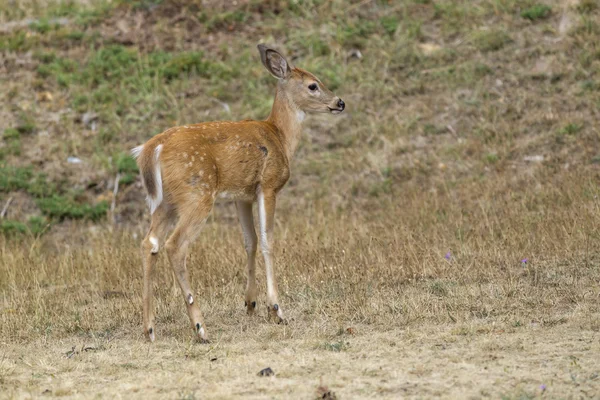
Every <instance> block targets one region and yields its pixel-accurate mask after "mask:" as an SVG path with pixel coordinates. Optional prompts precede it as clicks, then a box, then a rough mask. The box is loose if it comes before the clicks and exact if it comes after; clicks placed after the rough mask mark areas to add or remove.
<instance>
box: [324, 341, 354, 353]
mask: <svg viewBox="0 0 600 400" xmlns="http://www.w3.org/2000/svg"><path fill="white" fill-rule="evenodd" d="M348 347H349V344H348V343H347V342H344V341H343V340H340V341H337V342H326V343H323V344H322V345H320V346H319V348H321V349H323V350H327V351H333V352H336V353H339V352H341V351H344V350H347V349H348Z"/></svg>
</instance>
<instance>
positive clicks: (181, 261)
mask: <svg viewBox="0 0 600 400" xmlns="http://www.w3.org/2000/svg"><path fill="white" fill-rule="evenodd" d="M212 200H213V199H212V198H210V200H209V199H208V198H206V199H202V200H200V201H195V202H193V203H192V202H191V203H190V205H189V206H188V207H186V208H185V211H184V212H180V218H179V222H178V223H177V225H176V226H175V230H174V231H173V233H172V234H171V236H170V237H169V239H168V240H167V243H166V245H165V247H166V248H167V255H168V256H169V261H170V262H171V267H172V268H173V272H174V274H175V277H176V278H177V282H178V283H179V288H180V289H181V293H182V295H183V299H184V301H185V305H186V308H187V312H188V316H189V318H190V322H191V324H192V327H193V329H194V332H195V333H196V334H197V335H198V336H199V338H200V340H201V341H202V342H207V341H208V334H207V332H206V329H205V327H204V319H203V318H202V312H201V311H200V306H199V305H198V301H197V298H196V297H195V296H194V294H193V293H192V288H191V287H190V283H189V281H190V279H189V274H188V271H187V268H186V258H187V252H188V248H189V246H190V244H191V243H192V242H193V241H194V240H195V239H196V237H197V236H198V234H199V233H200V231H201V230H202V226H203V225H204V223H205V222H206V218H207V217H208V214H209V213H210V211H211V210H212Z"/></svg>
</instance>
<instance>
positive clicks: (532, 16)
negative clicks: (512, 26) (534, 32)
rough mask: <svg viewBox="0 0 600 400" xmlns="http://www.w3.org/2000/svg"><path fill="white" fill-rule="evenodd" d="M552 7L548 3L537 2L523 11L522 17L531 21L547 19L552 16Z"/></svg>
mask: <svg viewBox="0 0 600 400" xmlns="http://www.w3.org/2000/svg"><path fill="white" fill-rule="evenodd" d="M551 11H552V8H551V7H550V6H548V5H546V4H535V5H533V6H531V7H529V8H526V9H525V10H523V11H522V12H521V17H523V18H526V19H528V20H531V21H536V20H539V19H545V18H548V17H549V16H550V13H551Z"/></svg>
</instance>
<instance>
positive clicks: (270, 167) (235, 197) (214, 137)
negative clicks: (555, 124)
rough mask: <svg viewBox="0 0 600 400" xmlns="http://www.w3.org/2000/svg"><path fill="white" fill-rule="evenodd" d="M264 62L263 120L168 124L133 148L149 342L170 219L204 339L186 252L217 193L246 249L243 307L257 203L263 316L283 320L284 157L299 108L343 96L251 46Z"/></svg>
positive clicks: (250, 293)
mask: <svg viewBox="0 0 600 400" xmlns="http://www.w3.org/2000/svg"><path fill="white" fill-rule="evenodd" d="M258 50H259V52H260V58H261V60H262V63H263V65H264V66H265V68H266V69H267V70H268V71H269V72H270V73H271V74H272V75H273V76H275V77H276V78H277V79H278V80H279V83H278V85H277V93H276V94H275V101H274V102H273V109H272V110H271V114H270V115H269V117H268V118H267V119H266V120H265V121H252V120H246V121H240V122H206V123H200V124H194V125H186V126H179V127H175V128H170V129H167V130H166V131H164V132H163V133H160V134H158V135H156V136H154V137H153V138H152V139H150V140H149V141H148V142H146V143H145V144H144V145H142V146H139V147H136V148H135V149H133V150H132V153H133V155H134V156H135V157H136V158H137V164H138V166H139V169H140V173H141V176H142V182H143V184H144V187H145V189H146V191H147V194H148V197H147V199H148V204H149V206H150V213H151V214H152V222H151V225H150V230H149V232H148V235H147V236H146V238H145V239H144V241H143V242H142V259H143V265H144V287H143V303H144V332H145V333H146V335H147V337H148V338H149V339H150V340H151V341H154V338H155V327H154V310H153V306H152V300H153V287H152V270H153V268H154V264H155V263H156V254H157V253H158V250H159V247H160V246H161V242H162V241H163V240H164V238H165V236H166V234H167V230H168V227H169V225H170V224H171V222H175V221H176V225H175V228H174V230H173V233H172V234H171V236H170V237H169V239H168V240H167V241H166V244H165V247H166V249H167V255H168V258H169V261H170V263H171V266H172V268H173V272H174V274H175V277H176V279H177V281H178V283H179V286H180V287H181V292H182V294H183V298H184V300H185V305H186V307H187V312H188V315H189V317H190V321H191V323H192V327H193V328H194V330H195V332H196V334H197V335H199V337H200V339H201V340H202V341H206V340H207V339H208V335H207V331H206V329H205V326H204V320H203V318H202V314H201V312H200V307H199V306H198V301H197V300H198V299H197V298H196V297H195V295H194V294H193V293H192V288H191V287H190V284H189V278H188V272H187V269H186V265H185V262H186V255H187V251H188V248H189V246H190V244H191V243H192V241H194V239H195V238H196V237H197V236H198V234H199V233H200V231H201V229H202V225H203V224H204V222H205V221H206V218H207V217H208V215H209V213H210V212H211V210H212V208H213V204H214V202H215V200H216V199H217V198H224V199H227V200H231V201H235V203H236V208H237V212H238V217H239V220H240V224H241V225H242V232H243V234H244V242H245V247H246V253H247V255H248V266H247V272H248V283H247V286H246V308H247V312H248V314H253V313H254V311H255V309H256V295H257V290H256V278H255V258H256V247H257V246H256V245H257V237H256V233H255V230H254V221H253V216H252V204H253V203H254V202H255V201H256V202H258V216H259V227H260V246H261V250H262V254H263V257H264V260H265V267H266V276H267V307H268V314H269V317H272V318H275V320H276V321H278V322H281V321H283V312H282V310H281V306H280V305H279V302H278V298H277V283H276V282H275V272H274V261H273V225H274V218H275V198H276V196H277V193H278V192H279V190H281V188H282V187H283V186H284V185H285V184H286V182H287V180H288V178H289V176H290V163H291V160H292V157H293V155H294V151H295V150H296V147H297V145H298V142H299V140H300V135H301V128H302V121H303V120H304V116H305V113H306V112H320V113H332V114H338V113H340V112H342V111H343V110H344V107H345V104H344V102H343V101H342V100H341V99H340V98H339V97H337V96H335V95H334V94H333V93H332V92H331V91H329V90H328V89H327V88H326V87H325V85H323V83H322V82H321V81H320V80H319V79H317V77H315V76H314V75H313V74H311V73H310V72H308V71H304V70H302V69H300V68H294V67H293V66H292V65H291V64H290V63H289V62H288V61H287V60H286V59H285V58H284V57H283V56H282V55H281V54H279V53H278V52H277V51H275V50H273V49H271V48H269V47H267V46H265V45H262V44H260V45H258Z"/></svg>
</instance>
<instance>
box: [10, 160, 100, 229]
mask: <svg viewBox="0 0 600 400" xmlns="http://www.w3.org/2000/svg"><path fill="white" fill-rule="evenodd" d="M16 190H23V191H25V192H26V193H28V194H30V195H31V196H33V197H35V198H36V199H37V200H36V203H37V205H38V207H39V208H40V210H41V211H42V213H43V214H44V215H45V216H47V217H49V218H52V219H57V220H61V221H62V220H64V219H67V218H69V219H88V220H92V221H97V220H99V219H101V218H102V217H104V216H105V215H106V211H107V210H108V204H107V203H106V202H99V203H98V204H94V205H92V204H87V203H84V202H81V201H78V200H77V199H76V197H77V196H75V194H74V193H72V192H69V191H67V190H63V189H62V188H61V187H60V186H57V185H56V184H54V183H51V182H47V179H46V177H45V176H44V175H43V174H39V173H34V172H33V171H32V170H31V168H23V167H12V166H0V192H11V191H16Z"/></svg>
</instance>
